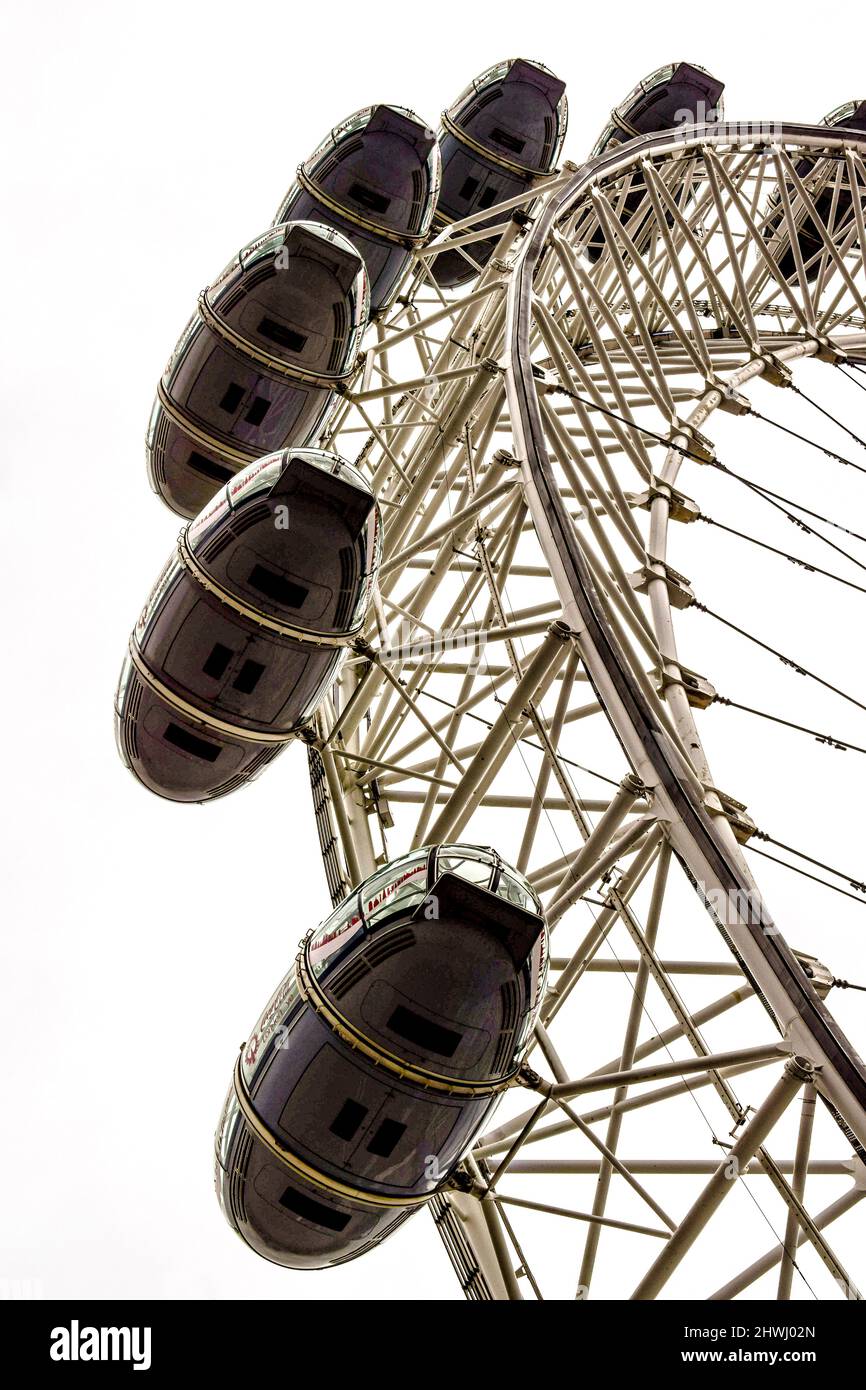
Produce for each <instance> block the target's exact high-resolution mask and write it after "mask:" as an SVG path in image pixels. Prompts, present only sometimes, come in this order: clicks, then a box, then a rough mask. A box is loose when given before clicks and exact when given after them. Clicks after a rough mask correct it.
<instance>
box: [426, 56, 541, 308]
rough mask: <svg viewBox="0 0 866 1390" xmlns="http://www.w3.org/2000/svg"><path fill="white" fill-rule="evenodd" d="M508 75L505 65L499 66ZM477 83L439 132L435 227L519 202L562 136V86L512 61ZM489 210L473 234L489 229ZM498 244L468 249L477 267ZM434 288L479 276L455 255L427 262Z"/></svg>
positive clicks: (538, 70)
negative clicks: (439, 179)
mask: <svg viewBox="0 0 866 1390" xmlns="http://www.w3.org/2000/svg"><path fill="white" fill-rule="evenodd" d="M502 68H503V69H506V65H504V64H503V65H502ZM494 72H495V73H496V75H495V76H493V77H491V78H490V80H488V81H486V82H485V81H484V79H483V77H482V78H481V79H479V82H478V83H477V84H473V87H472V88H471V89H470V91H469V92H468V93H467V94H466V96H465V98H464V99H462V100H461V99H458V102H457V103H456V104H455V106H454V107H452V108H451V110H450V111H448V112H446V113H445V117H444V118H443V119H444V122H445V126H444V129H443V130H442V131H441V132H440V136H439V143H440V147H441V150H442V188H441V191H440V194H439V201H438V204H437V207H436V212H435V213H434V222H435V224H436V226H437V227H438V228H440V229H441V228H442V227H446V226H447V225H448V224H449V223H450V222H455V221H459V220H461V219H462V218H464V217H469V216H471V215H472V214H473V213H477V212H483V211H484V210H485V209H486V208H490V209H492V210H494V209H495V208H496V206H497V204H499V203H503V202H507V201H508V199H509V198H516V197H519V195H520V194H521V193H523V192H524V190H525V189H526V188H528V187H529V186H530V184H531V183H532V180H533V178H534V177H535V176H536V175H540V174H545V173H548V172H549V171H550V170H551V169H552V168H553V166H554V164H555V163H556V158H557V155H558V153H559V150H560V149H561V147H562V141H563V139H564V137H565V126H566V104H565V100H564V92H565V84H564V83H563V82H561V81H560V80H559V79H558V78H556V77H554V76H553V74H552V73H550V72H547V71H546V69H544V68H541V67H538V66H536V65H535V64H532V63H527V62H525V61H523V60H522V59H517V60H516V61H514V62H513V63H511V64H510V65H507V70H505V71H502V70H494ZM498 221H499V219H498V218H497V217H496V215H495V211H492V212H491V216H490V218H489V220H488V219H485V221H484V222H481V223H479V224H478V226H476V227H473V229H472V230H473V231H478V230H481V228H482V227H485V226H495V225H496V224H497V222H498ZM495 245H496V239H495V238H492V239H491V240H489V241H479V242H473V243H472V244H471V245H469V246H468V247H467V248H466V249H467V252H468V254H469V256H471V258H472V260H473V261H474V262H475V263H476V265H477V266H479V267H482V266H484V265H486V264H487V262H488V261H489V259H490V257H491V255H492V254H493V251H494V248H495ZM431 269H432V272H433V274H434V276H435V278H436V280H437V281H438V283H439V284H440V285H443V286H446V287H449V288H453V287H455V286H457V285H460V284H463V283H465V282H466V281H467V280H470V279H471V278H472V276H473V275H475V274H476V273H477V272H476V270H475V268H474V267H473V265H472V264H471V262H470V261H468V260H467V259H466V256H465V255H462V254H461V253H460V252H459V251H457V250H454V251H445V252H443V253H442V254H441V255H439V256H437V257H436V259H435V260H434V261H433V262H432V263H431Z"/></svg>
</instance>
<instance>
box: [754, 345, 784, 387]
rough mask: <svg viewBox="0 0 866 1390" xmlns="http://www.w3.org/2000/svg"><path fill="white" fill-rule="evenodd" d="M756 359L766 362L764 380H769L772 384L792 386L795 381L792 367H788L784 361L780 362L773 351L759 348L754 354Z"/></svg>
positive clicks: (762, 374)
mask: <svg viewBox="0 0 866 1390" xmlns="http://www.w3.org/2000/svg"><path fill="white" fill-rule="evenodd" d="M754 357H755V359H757V360H758V361H760V362H763V363H764V370H763V372H762V373H761V376H762V378H763V380H764V381H768V382H769V383H770V385H771V386H782V387H785V386H790V385H791V382H792V381H793V376H792V374H791V369H790V368H789V367H786V366H785V364H784V362H780V361H779V359H778V357H775V356H774V354H773V353H772V352H764V351H762V350H761V349H759V350H758V351H757V352H755V354H754Z"/></svg>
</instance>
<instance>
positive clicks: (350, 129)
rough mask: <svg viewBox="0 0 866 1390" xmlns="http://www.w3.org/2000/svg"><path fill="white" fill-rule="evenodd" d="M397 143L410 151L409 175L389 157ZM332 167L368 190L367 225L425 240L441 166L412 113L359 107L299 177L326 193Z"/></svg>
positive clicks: (432, 135) (428, 132) (430, 135)
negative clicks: (353, 175)
mask: <svg viewBox="0 0 866 1390" xmlns="http://www.w3.org/2000/svg"><path fill="white" fill-rule="evenodd" d="M398 140H399V141H402V142H403V143H404V144H405V145H407V146H408V147H409V149H410V150H411V151H412V154H413V156H414V158H413V159H412V160H411V161H409V163H410V164H414V165H415V166H416V167H415V169H414V170H413V169H412V168H411V167H408V168H407V165H406V161H405V160H399V159H397V158H396V157H395V141H398ZM377 146H378V147H379V148H378V150H377ZM338 166H340V167H341V168H342V170H343V172H344V174H345V175H346V176H349V175H351V173H352V172H353V171H354V172H356V173H357V174H358V175H359V176H363V178H364V181H365V183H370V184H371V185H373V186H372V187H371V188H370V190H368V193H367V201H368V202H369V204H370V206H369V213H370V220H371V222H373V223H376V222H378V223H380V224H381V225H382V226H383V227H386V228H387V229H388V230H390V231H396V232H399V233H408V234H410V235H412V236H415V237H419V238H423V237H426V235H427V233H428V232H429V230H430V222H431V219H432V216H433V209H434V207H435V205H436V199H437V197H438V194H439V182H440V177H441V164H440V158H439V146H438V143H437V140H436V132H435V131H434V130H432V129H431V128H430V126H428V125H426V124H425V123H424V121H423V120H422V119H421V117H420V116H417V115H416V114H415V112H414V111H410V110H409V109H408V107H405V106H389V105H384V104H383V105H378V106H364V107H362V108H361V110H360V111H355V112H353V113H352V115H351V116H347V117H346V119H345V120H344V121H341V122H340V124H339V125H337V126H335V127H334V128H333V130H331V131H330V132H329V133H328V135H327V136H326V137H325V139H324V140H323V141H322V142H321V143H320V144H319V145H318V146H317V147H316V149H315V150H314V151H313V153H312V154H311V155H310V157H309V159H306V160H305V161H304V163H303V164H302V165H301V167H300V170H299V173H300V174H301V175H303V176H304V177H305V178H306V179H307V180H309V181H310V182H311V183H312V184H313V185H314V186H315V187H316V189H317V190H319V191H324V192H325V193H328V192H331V189H330V187H329V184H330V182H331V180H332V178H333V176H334V174H335V171H336V169H337V167H338ZM407 209H408V213H407Z"/></svg>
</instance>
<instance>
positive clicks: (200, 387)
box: [148, 223, 366, 516]
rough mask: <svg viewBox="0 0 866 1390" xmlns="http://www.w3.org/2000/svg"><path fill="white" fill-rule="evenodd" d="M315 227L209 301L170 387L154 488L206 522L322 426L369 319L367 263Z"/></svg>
mask: <svg viewBox="0 0 866 1390" xmlns="http://www.w3.org/2000/svg"><path fill="white" fill-rule="evenodd" d="M329 238H333V233H328V234H325V233H324V231H323V230H322V229H321V228H317V227H316V226H314V225H310V224H306V223H304V224H299V225H296V226H291V227H287V228H286V229H285V230H284V231H282V230H281V231H279V232H277V233H274V234H272V236H271V244H270V246H269V247H268V249H267V253H266V254H261V253H259V254H258V255H256V256H255V257H251V258H250V260H246V259H245V253H244V252H242V253H241V256H240V258H239V260H238V261H237V262H235V263H233V265H232V266H231V267H229V268H228V270H227V272H225V273H224V274H223V276H222V277H221V279H220V280H219V281H217V282H216V285H215V286H213V287H211V289H209V290H206V291H205V294H204V296H203V300H202V301H200V307H199V311H198V312H197V313H196V314H195V315H194V316H193V319H192V320H191V322H190V325H189V326H188V328H187V330H186V332H185V333H184V335H183V337H182V338H181V341H180V343H179V344H178V347H177V348H176V349H175V352H174V354H173V356H172V359H171V361H170V362H169V365H168V368H167V369H166V373H165V375H164V377H163V379H162V382H161V383H160V388H159V393H158V397H157V401H156V404H155V407H154V414H153V416H152V419H151V425H150V429H149V432H148V471H149V474H150V478H151V483H152V485H153V486H154V488H155V489H156V490H157V491H158V492H159V493H160V495H161V496H162V498H163V500H164V501H166V502H167V503H168V505H169V506H170V507H171V508H172V510H173V511H175V512H178V513H180V515H182V516H195V515H196V513H197V512H199V511H200V510H201V508H202V507H203V506H204V505H205V503H206V502H207V501H208V499H209V498H210V497H211V496H212V495H213V493H214V492H215V491H216V489H217V488H218V487H219V486H221V485H222V484H224V483H225V482H226V481H227V480H228V479H229V478H231V477H233V476H234V474H235V473H237V472H238V471H239V470H240V469H242V468H244V467H246V466H247V464H249V463H251V462H253V461H254V460H255V459H257V458H260V457H261V456H262V455H263V454H269V453H272V452H273V451H274V450H275V449H280V448H283V447H286V446H288V445H295V446H301V445H303V444H305V443H306V442H307V441H308V440H309V439H310V438H312V437H313V435H314V434H315V433H316V431H317V430H318V429H319V428H320V427H321V425H322V422H323V420H324V418H325V415H326V413H327V410H328V408H329V407H330V406H331V405H332V403H333V401H334V399H335V397H334V388H335V386H336V384H337V382H338V381H339V380H340V379H341V378H342V377H343V376H344V375H345V373H346V371H347V370H348V369H350V368H351V365H352V363H353V361H354V357H355V354H356V350H357V343H358V338H359V334H360V330H361V329H362V328H363V324H364V322H365V320H366V307H365V303H364V291H363V285H362V283H361V282H362V280H363V263H362V261H361V259H360V257H359V256H358V254H357V252H356V251H355V250H354V249H353V248H352V247H350V246H349V245H348V244H347V243H346V241H345V239H344V238H342V237H340V238H334V239H333V240H332V239H329Z"/></svg>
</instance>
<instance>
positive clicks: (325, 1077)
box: [215, 845, 547, 1269]
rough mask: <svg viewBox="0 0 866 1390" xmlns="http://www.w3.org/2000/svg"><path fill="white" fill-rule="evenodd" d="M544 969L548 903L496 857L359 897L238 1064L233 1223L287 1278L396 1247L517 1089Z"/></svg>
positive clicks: (224, 1190)
mask: <svg viewBox="0 0 866 1390" xmlns="http://www.w3.org/2000/svg"><path fill="white" fill-rule="evenodd" d="M546 968H547V930H546V926H545V923H544V919H543V917H542V916H541V909H540V906H539V903H538V899H537V897H536V895H535V893H534V892H533V890H532V888H531V887H530V886H529V884H528V883H527V882H526V880H525V879H524V878H523V877H522V876H521V875H520V874H519V873H517V872H516V871H515V870H514V869H511V868H509V867H508V866H507V865H506V864H504V863H503V862H502V860H501V859H500V858H499V856H498V854H496V852H495V851H494V850H491V849H481V848H478V847H475V846H469V845H439V846H437V847H433V848H428V849H423V850H418V851H415V852H413V853H411V854H409V855H407V856H406V857H405V858H403V859H398V860H395V861H394V862H392V863H391V864H389V865H388V866H387V868H384V869H382V870H380V871H379V872H378V873H376V874H375V875H374V876H373V877H372V878H369V879H367V881H366V882H365V883H362V884H361V886H360V888H358V889H357V890H355V891H354V892H353V893H352V894H351V895H350V896H349V897H348V898H346V900H345V901H344V902H343V903H341V904H340V906H339V907H338V908H337V909H336V910H335V911H334V912H333V913H332V914H331V916H330V917H328V918H327V919H326V921H325V922H324V923H323V924H322V925H321V926H320V927H319V928H318V930H317V931H315V932H311V933H310V934H309V935H308V936H307V937H306V938H305V940H304V941H303V942H302V943H301V948H300V953H299V955H298V957H297V959H296V960H295V963H294V965H293V966H292V968H291V970H290V971H289V973H288V974H287V975H286V977H285V979H284V980H283V982H282V984H281V985H280V986H279V988H278V989H277V991H276V993H275V994H274V996H273V997H272V999H271V1000H270V1002H269V1004H268V1005H267V1007H266V1009H265V1011H264V1013H263V1014H262V1015H261V1017H260V1019H259V1021H258V1022H257V1024H256V1026H255V1028H254V1030H253V1032H252V1035H251V1036H250V1039H249V1042H248V1043H247V1044H245V1046H244V1047H243V1049H242V1051H241V1055H240V1057H239V1059H238V1063H237V1067H236V1070H235V1074H234V1079H233V1082H232V1085H231V1087H230V1089H229V1093H228V1097H227V1099H226V1104H225V1107H224V1110H223V1114H222V1119H221V1122H220V1125H219V1129H218V1131H217V1136H216V1163H215V1179H216V1189H217V1195H218V1197H219V1200H220V1204H221V1206H222V1209H223V1212H224V1214H225V1216H226V1219H227V1220H228V1222H229V1225H230V1226H232V1228H233V1229H234V1230H235V1231H236V1232H237V1233H238V1234H239V1235H240V1236H241V1237H242V1239H243V1240H244V1241H245V1242H246V1243H247V1244H248V1245H249V1246H251V1247H252V1249H253V1250H255V1251H256V1252H257V1253H258V1254H260V1255H263V1256H264V1257H265V1258H266V1259H268V1260H272V1261H274V1262H275V1263H277V1264H281V1265H286V1266H288V1267H289V1268H293V1269H299V1268H313V1267H323V1266H326V1265H333V1264H340V1263H342V1262H343V1261H345V1260H349V1259H352V1258H354V1257H355V1256H356V1255H360V1254H362V1253H363V1252H364V1251H366V1250H368V1249H370V1248H371V1247H372V1246H374V1245H377V1244H378V1243H379V1242H380V1241H381V1240H383V1239H384V1238H385V1237H386V1236H387V1235H390V1233H391V1232H392V1231H393V1230H394V1228H395V1227H396V1226H397V1225H398V1224H399V1223H400V1222H401V1221H403V1220H405V1218H406V1217H407V1216H409V1215H411V1213H412V1212H413V1211H415V1210H417V1208H418V1207H420V1206H423V1205H424V1203H425V1202H427V1201H428V1200H429V1198H430V1197H431V1196H433V1194H434V1193H435V1192H436V1191H437V1190H438V1189H440V1188H441V1187H442V1186H443V1184H445V1183H447V1181H448V1179H449V1176H450V1175H451V1173H452V1172H453V1170H454V1168H455V1166H456V1165H457V1163H458V1162H459V1160H460V1158H461V1157H462V1156H463V1154H464V1153H465V1152H466V1150H467V1149H468V1148H469V1146H470V1145H471V1143H472V1141H473V1139H474V1137H475V1136H476V1134H477V1133H478V1131H479V1129H480V1127H481V1126H482V1125H483V1123H484V1121H485V1120H486V1119H487V1117H488V1116H489V1114H490V1112H491V1110H492V1109H493V1107H494V1106H495V1104H496V1102H497V1099H498V1097H499V1095H500V1094H501V1092H502V1090H503V1088H504V1087H505V1086H507V1085H508V1084H509V1082H510V1081H511V1080H513V1078H514V1077H515V1075H516V1073H517V1070H518V1068H519V1066H520V1063H521V1060H522V1057H523V1054H524V1052H525V1049H526V1045H527V1042H528V1039H529V1036H530V1033H531V1031H532V1029H533V1026H534V1024H535V1020H536V1018H537V1014H538V1008H539V1005H540V1002H541V994H542V991H543V988H544V980H545V972H546Z"/></svg>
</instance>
